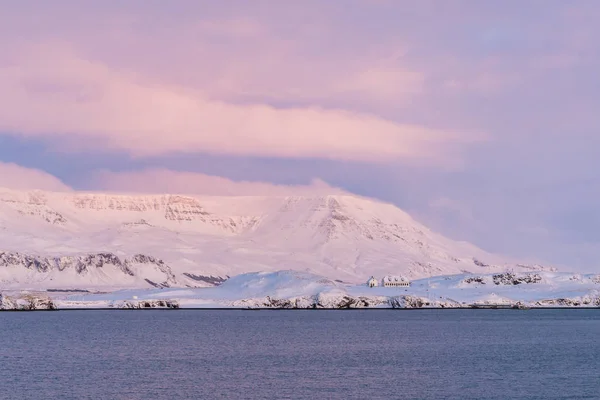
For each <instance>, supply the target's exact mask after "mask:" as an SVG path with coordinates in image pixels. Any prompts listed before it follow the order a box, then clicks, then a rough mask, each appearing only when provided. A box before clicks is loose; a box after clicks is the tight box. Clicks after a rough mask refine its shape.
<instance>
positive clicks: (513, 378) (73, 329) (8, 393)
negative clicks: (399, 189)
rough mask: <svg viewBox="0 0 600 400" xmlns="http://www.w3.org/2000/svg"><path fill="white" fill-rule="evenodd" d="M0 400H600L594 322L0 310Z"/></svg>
mask: <svg viewBox="0 0 600 400" xmlns="http://www.w3.org/2000/svg"><path fill="white" fill-rule="evenodd" d="M0 399H3V400H4V399H6V400H8V399H15V400H17V399H18V400H23V399H36V400H38V399H129V400H133V399H139V400H148V399H165V400H167V399H169V400H171V399H600V310H593V309H590V310H585V309H570V310H339V311H331V310H330V311H325V310H231V311H229V310H114V311H110V310H108V311H107V310H103V311H102V310H89V311H46V312H2V313H0Z"/></svg>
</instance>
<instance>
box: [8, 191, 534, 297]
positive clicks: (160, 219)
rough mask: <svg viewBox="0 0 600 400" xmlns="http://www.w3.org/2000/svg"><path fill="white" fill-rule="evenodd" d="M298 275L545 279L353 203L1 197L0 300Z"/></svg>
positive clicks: (335, 199) (381, 209)
mask: <svg viewBox="0 0 600 400" xmlns="http://www.w3.org/2000/svg"><path fill="white" fill-rule="evenodd" d="M282 269H292V270H300V271H306V272H311V273H315V274H319V275H323V276H326V277H328V278H330V279H333V280H339V281H344V282H361V281H363V280H365V279H366V278H368V277H369V276H371V275H375V276H382V275H386V274H403V275H406V276H408V277H410V278H413V279H414V278H421V277H427V276H434V275H448V274H458V273H491V272H498V271H503V270H508V269H511V270H514V271H524V270H536V269H543V268H542V267H540V266H537V265H523V264H516V263H514V262H510V261H507V260H506V259H504V258H502V257H498V256H494V255H491V254H488V253H486V252H485V251H483V250H481V249H478V248H476V247H475V246H473V245H470V244H468V243H464V242H456V241H453V240H450V239H448V238H445V237H443V236H441V235H439V234H436V233H434V232H432V231H430V230H429V229H427V228H426V227H425V226H423V225H421V224H420V223H418V222H417V221H415V220H414V219H412V218H411V217H410V216H409V215H408V214H407V213H405V212H404V211H402V210H400V209H399V208H397V207H395V206H393V205H391V204H386V203H382V202H378V201H374V200H370V199H365V198H361V197H356V196H351V195H331V196H316V197H260V196H228V197H216V196H182V195H144V196H141V195H136V196H130V195H117V194H100V193H77V192H69V193H53V192H41V191H30V192H24V191H14V190H8V189H0V285H1V286H0V288H2V287H4V288H22V287H31V288H40V287H43V288H65V287H70V288H76V287H77V288H80V287H88V288H89V287H96V288H99V287H105V288H116V287H152V286H155V287H176V286H183V287H185V286H189V287H194V286H207V285H212V284H215V283H219V282H220V281H222V280H223V279H225V278H227V277H228V276H233V275H237V274H240V273H246V272H252V271H276V270H282Z"/></svg>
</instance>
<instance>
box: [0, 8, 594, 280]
mask: <svg viewBox="0 0 600 400" xmlns="http://www.w3.org/2000/svg"><path fill="white" fill-rule="evenodd" d="M598 20H600V3H599V2H597V1H596V0H573V1H569V2H566V1H562V0H525V1H523V0H506V1H502V2H499V1H495V0H448V1H444V2H440V1H436V0H419V1H404V0H329V1H322V0H305V1H302V2H298V1H292V0H254V1H246V0H226V1H216V0H212V1H208V0H189V1H188V0H174V1H170V2H165V1H159V0H143V1H142V0H131V1H128V2H122V1H118V0H104V1H86V0H55V1H52V2H39V1H33V0H21V1H19V2H3V3H2V4H0V48H1V49H2V51H1V52H0V185H1V186H7V187H14V188H19V189H30V188H36V189H46V190H102V191H125V192H148V193H153V192H179V193H190V194H193V193H198V194H277V195H281V194H285V193H293V194H296V193H298V194H300V193H301V194H315V195H321V194H327V193H342V192H350V193H355V194H358V195H362V196H368V197H372V198H376V199H380V200H383V201H387V202H392V203H394V204H396V205H397V206H399V207H401V208H402V209H404V210H405V211H407V212H409V213H411V214H412V215H413V216H414V217H415V218H417V219H419V220H420V221H422V222H423V223H425V224H426V225H428V226H429V227H431V228H432V229H433V230H435V231H438V232H441V233H443V234H444V235H446V236H449V237H451V238H454V239H457V240H466V241H470V242H472V243H474V244H476V245H478V246H480V247H482V248H484V249H486V250H488V251H492V252H496V253H501V254H506V255H509V256H513V257H522V258H524V259H527V260H536V261H540V262H545V263H551V264H553V265H558V266H568V267H570V268H571V269H578V270H582V271H597V270H599V269H600V262H599V261H598V260H600V229H598V226H600V172H599V171H600V157H598V154H599V152H598V150H597V149H599V148H600V134H599V133H600V119H599V118H598V116H597V108H598V105H600V74H599V73H598V71H600V45H599V44H598V41H599V40H600V27H599V25H598V24H597V21H598Z"/></svg>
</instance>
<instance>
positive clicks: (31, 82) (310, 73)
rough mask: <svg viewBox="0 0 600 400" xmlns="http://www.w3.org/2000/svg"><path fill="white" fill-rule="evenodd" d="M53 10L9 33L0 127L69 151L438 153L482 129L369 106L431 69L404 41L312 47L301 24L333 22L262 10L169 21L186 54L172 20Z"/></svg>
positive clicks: (372, 157) (451, 159) (429, 157)
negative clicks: (296, 21) (67, 16)
mask: <svg viewBox="0 0 600 400" xmlns="http://www.w3.org/2000/svg"><path fill="white" fill-rule="evenodd" d="M59 4H63V5H64V4H66V3H60V2H59ZM58 9H59V10H60V9H61V8H60V7H59V8H58ZM56 13H57V11H56V10H54V9H52V10H48V15H45V16H43V17H40V18H41V21H40V22H39V24H40V27H41V28H37V29H38V31H39V30H41V31H42V33H40V34H38V35H33V36H32V37H28V36H27V35H25V36H24V37H21V36H20V35H19V36H16V35H8V36H5V37H4V38H3V39H0V44H2V45H3V55H2V59H3V62H1V63H0V86H1V87H2V88H3V90H2V91H1V92H0V131H4V132H10V133H13V134H17V135H23V136H29V137H43V138H50V139H51V140H60V143H64V144H65V145H63V146H57V148H61V149H62V150H63V151H66V150H71V151H73V150H81V149H83V148H86V149H88V150H89V149H95V150H119V151H126V152H127V153H129V154H131V155H133V156H136V157H148V156H157V155H164V154H172V153H178V152H183V153H198V152H201V153H211V154H230V155H244V156H246V155H249V156H256V157H277V158H321V159H332V160H352V161H362V162H375V163H389V162H397V161H401V162H408V163H413V164H414V163H417V164H418V163H421V164H424V163H426V164H430V165H447V164H452V163H455V162H457V159H458V154H459V150H460V149H461V148H463V147H464V146H466V145H467V144H469V143H472V142H474V141H479V140H481V139H482V138H483V137H484V136H483V135H482V134H481V133H476V132H474V131H467V130H461V131H457V130H452V129H441V128H439V127H432V126H427V125H425V124H423V123H418V122H414V121H410V120H409V119H407V120H403V119H402V118H394V117H393V116H391V115H390V116H383V115H381V113H377V112H376V107H366V108H365V107H364V105H365V104H366V105H368V104H372V105H373V104H375V105H376V104H379V105H381V104H390V102H392V103H393V104H394V106H395V107H397V106H399V105H401V104H402V103H405V102H407V101H410V99H411V98H412V97H414V96H416V95H418V94H420V93H421V92H422V90H423V83H424V81H423V74H422V73H421V72H419V71H417V70H414V69H412V68H409V67H408V66H407V65H403V63H402V57H403V52H404V51H405V50H404V49H403V46H400V45H396V44H390V45H389V46H386V48H385V51H377V50H373V49H369V50H368V53H367V54H364V56H363V57H356V54H353V53H352V52H349V51H348V50H344V51H336V52H334V53H338V54H327V53H324V54H321V53H320V52H316V51H315V50H314V49H313V50H312V51H309V52H307V51H306V50H305V49H304V47H303V46H306V45H307V44H310V45H312V46H314V45H315V43H316V42H315V39H316V38H314V37H309V38H306V37H304V35H309V36H310V35H313V34H314V33H315V32H313V31H312V30H315V31H316V32H318V31H319V29H325V25H315V26H314V27H311V28H305V27H303V26H301V25H300V26H296V27H295V28H296V31H295V32H294V34H293V35H288V36H289V38H286V37H285V36H284V37H283V38H278V37H277V36H276V34H277V31H276V30H277V29H280V28H277V27H276V26H274V24H273V21H269V22H265V21H259V20H258V19H257V18H258V17H256V18H250V17H246V18H235V17H233V18H232V17H229V18H215V19H210V18H208V19H202V20H199V21H186V20H185V19H184V20H182V21H176V20H172V21H169V20H168V19H165V20H164V21H163V23H165V24H166V27H168V28H170V29H173V30H174V31H175V32H176V33H178V34H180V35H181V36H180V37H179V38H178V39H177V40H175V43H177V46H176V47H177V48H178V49H185V53H182V52H178V51H174V50H172V47H173V46H171V44H170V43H169V45H165V44H164V41H165V39H167V38H170V37H171V35H173V32H171V33H168V30H167V32H165V35H166V38H165V37H156V36H153V35H152V34H148V33H147V32H146V29H147V28H148V26H147V24H148V23H149V20H145V19H143V18H141V17H139V18H140V19H139V20H134V21H130V20H129V19H128V17H131V15H130V14H127V13H126V12H123V13H122V14H118V13H115V14H114V15H112V14H111V15H110V18H109V17H106V18H103V16H102V15H99V16H98V20H99V21H104V23H105V24H107V26H104V29H105V30H104V31H103V38H104V39H99V38H98V37H97V36H92V37H90V35H91V33H90V31H89V30H88V29H86V28H85V27H82V26H81V25H78V24H76V23H73V22H70V23H69V24H67V25H66V26H65V27H60V26H58V25H56V24H57V22H58V21H57V19H59V18H60V16H59V15H57V14H56ZM9 15H10V13H9ZM13 17H14V19H17V20H19V18H23V16H22V15H20V14H19V13H18V12H16V13H15V15H13ZM180 17H182V16H180ZM115 21H116V22H115ZM152 21H153V20H152ZM0 22H4V23H6V24H8V26H9V27H10V26H11V24H14V21H13V20H9V19H8V18H7V20H6V21H2V20H0ZM22 22H23V23H24V24H26V23H27V22H28V21H22ZM179 22H181V23H179ZM45 28H46V29H48V30H50V31H52V32H53V35H52V36H50V35H46V34H45V33H44V32H43V31H44V29H45ZM164 28H165V27H161V26H158V27H156V29H157V31H158V32H160V31H161V29H164ZM5 29H7V28H5ZM311 29H312V30H311ZM72 30H81V32H78V33H79V35H77V36H74V35H73V32H72ZM323 33H326V32H323ZM327 33H331V32H327ZM61 34H62V35H61ZM61 36H64V37H62V38H61ZM117 38H118V40H117ZM161 39H162V40H161ZM222 42H224V44H223V43H222ZM239 43H243V44H245V45H246V46H240V45H239ZM217 44H218V45H217ZM124 45H125V46H127V47H126V49H127V50H128V51H129V50H130V51H131V52H132V53H135V54H136V56H139V57H138V58H136V60H138V61H137V63H136V62H135V61H133V60H132V59H131V57H130V56H129V55H128V54H126V53H124V51H125V49H124V48H123V46H124ZM153 45H155V46H156V48H154V49H153V48H152V46H153ZM361 47H364V45H363V46H361ZM163 52H165V53H166V54H164V55H163V54H162V53H163ZM169 56H170V57H172V59H171V60H170V61H165V57H166V58H168V57H169ZM304 57H307V58H304ZM139 60H141V61H139ZM182 65H185V66H186V68H184V69H181V66H182ZM180 75H184V76H188V79H187V80H185V79H181V78H180ZM351 98H354V99H361V100H360V101H359V102H356V101H348V99H351ZM361 104H362V106H361Z"/></svg>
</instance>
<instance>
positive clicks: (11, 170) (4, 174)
mask: <svg viewBox="0 0 600 400" xmlns="http://www.w3.org/2000/svg"><path fill="white" fill-rule="evenodd" d="M0 187H3V188H8V189H16V190H35V189H40V190H48V191H54V192H66V191H70V190H72V189H71V188H70V187H69V186H67V185H65V184H64V183H63V182H61V180H60V179H58V178H56V177H55V176H52V175H50V174H48V173H46V172H44V171H40V170H38V169H33V168H24V167H21V166H20V165H17V164H13V163H3V162H0Z"/></svg>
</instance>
